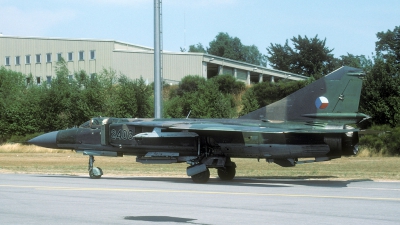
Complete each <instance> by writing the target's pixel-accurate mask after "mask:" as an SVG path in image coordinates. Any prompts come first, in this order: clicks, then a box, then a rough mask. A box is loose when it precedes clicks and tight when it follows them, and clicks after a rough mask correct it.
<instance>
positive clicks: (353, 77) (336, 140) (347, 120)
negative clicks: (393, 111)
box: [29, 67, 370, 183]
mask: <svg viewBox="0 0 400 225" xmlns="http://www.w3.org/2000/svg"><path fill="white" fill-rule="evenodd" d="M364 76H365V74H364V73H363V71H362V70H360V69H356V68H351V67H341V68H340V69H338V70H336V71H334V72H332V73H330V74H328V75H326V76H324V77H322V78H321V79H319V80H316V81H315V82H313V83H311V84H310V85H308V86H306V87H304V88H302V89H300V90H298V91H296V92H295V93H293V94H291V95H289V96H287V97H286V98H284V99H282V100H280V101H277V102H275V103H273V104H270V105H268V106H265V107H263V108H260V109H258V110H256V111H254V112H251V113H249V114H247V115H244V116H242V117H240V118H238V119H127V118H93V119H91V120H90V121H88V122H86V123H84V124H82V125H81V126H80V127H78V128H73V129H67V130H59V131H54V132H50V133H47V134H43V135H41V136H38V137H36V138H33V139H31V140H30V141H29V143H31V144H34V145H38V146H42V147H48V148H56V149H75V150H76V151H78V152H83V154H84V155H88V156H89V168H88V170H89V175H90V178H100V177H101V175H103V172H102V170H101V169H100V168H98V167H94V166H93V162H94V156H113V157H121V156H123V155H135V156H137V158H136V161H137V162H140V163H148V164H169V163H181V162H185V163H188V164H189V166H188V167H187V171H186V172H187V175H188V176H191V178H192V180H193V181H194V182H196V183H205V182H207V181H208V179H209V177H210V171H209V168H216V169H217V171H218V176H219V178H220V179H221V180H232V179H233V178H234V177H235V173H236V164H235V163H234V162H232V161H231V159H232V158H256V159H265V160H266V161H267V162H269V163H272V162H273V163H276V164H278V165H280V166H283V167H292V166H295V165H296V164H299V163H308V162H320V161H327V160H331V159H335V158H340V157H341V156H350V155H355V154H356V153H357V152H358V132H359V130H358V129H355V128H353V127H351V126H350V125H353V124H358V123H360V122H361V121H363V120H366V119H368V118H370V117H369V116H367V115H365V114H363V113H359V112H358V105H359V99H360V93H361V85H362V79H363V77H364ZM349 124H350V125H349ZM300 158H311V159H312V158H313V159H312V160H305V161H299V159H300Z"/></svg>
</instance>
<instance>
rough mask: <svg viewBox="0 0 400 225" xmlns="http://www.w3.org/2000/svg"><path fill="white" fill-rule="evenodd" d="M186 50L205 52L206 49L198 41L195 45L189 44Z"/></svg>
mask: <svg viewBox="0 0 400 225" xmlns="http://www.w3.org/2000/svg"><path fill="white" fill-rule="evenodd" d="M188 52H201V53H207V51H206V49H205V48H204V46H203V45H202V44H201V43H198V44H196V45H189V51H188Z"/></svg>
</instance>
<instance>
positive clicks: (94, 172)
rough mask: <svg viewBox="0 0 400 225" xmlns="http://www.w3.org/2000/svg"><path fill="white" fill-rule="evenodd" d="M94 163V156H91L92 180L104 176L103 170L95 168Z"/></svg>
mask: <svg viewBox="0 0 400 225" xmlns="http://www.w3.org/2000/svg"><path fill="white" fill-rule="evenodd" d="M93 163H94V156H93V155H89V168H88V170H89V177H90V178H91V179H99V178H101V175H103V170H101V168H100V167H93Z"/></svg>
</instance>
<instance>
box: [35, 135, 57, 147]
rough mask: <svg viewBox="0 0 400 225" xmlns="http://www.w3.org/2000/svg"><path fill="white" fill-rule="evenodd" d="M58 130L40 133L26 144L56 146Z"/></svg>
mask: <svg viewBox="0 0 400 225" xmlns="http://www.w3.org/2000/svg"><path fill="white" fill-rule="evenodd" d="M57 134H58V131H53V132H50V133H47V134H42V135H40V136H37V137H35V138H32V139H31V140H29V141H28V144H32V145H37V146H40V147H45V148H58V146H57V140H56V139H57Z"/></svg>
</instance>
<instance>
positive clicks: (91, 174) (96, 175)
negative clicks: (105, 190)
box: [89, 167, 103, 179]
mask: <svg viewBox="0 0 400 225" xmlns="http://www.w3.org/2000/svg"><path fill="white" fill-rule="evenodd" d="M99 174H100V175H99ZM101 175H103V170H102V169H101V168H99V167H95V168H93V169H90V170H89V177H90V179H100V178H101Z"/></svg>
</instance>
